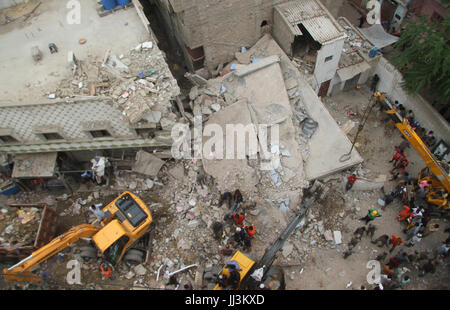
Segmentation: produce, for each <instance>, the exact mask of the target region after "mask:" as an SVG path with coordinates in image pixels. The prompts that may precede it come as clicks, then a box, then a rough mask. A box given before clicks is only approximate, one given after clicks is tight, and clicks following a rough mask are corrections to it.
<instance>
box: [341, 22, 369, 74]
mask: <svg viewBox="0 0 450 310" xmlns="http://www.w3.org/2000/svg"><path fill="white" fill-rule="evenodd" d="M338 23H339V24H340V25H341V27H342V28H343V29H344V30H345V34H346V39H345V43H344V48H343V50H342V56H341V60H340V61H339V68H345V67H348V66H352V65H355V64H359V63H362V62H364V61H368V60H370V57H369V52H370V50H371V49H372V48H374V46H373V45H372V44H371V43H370V42H369V41H368V40H366V39H365V38H364V37H363V36H362V35H361V33H360V32H359V31H358V30H357V29H356V28H355V27H354V26H353V25H352V24H351V23H350V22H349V21H348V20H347V19H346V18H345V17H339V18H338Z"/></svg>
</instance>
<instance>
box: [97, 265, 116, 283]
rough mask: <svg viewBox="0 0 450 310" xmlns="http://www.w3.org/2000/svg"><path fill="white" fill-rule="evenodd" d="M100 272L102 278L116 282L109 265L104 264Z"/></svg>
mask: <svg viewBox="0 0 450 310" xmlns="http://www.w3.org/2000/svg"><path fill="white" fill-rule="evenodd" d="M100 271H101V272H102V276H103V277H105V278H106V279H110V280H114V277H113V275H112V268H111V267H110V266H109V265H108V264H106V263H102V264H101V265H100Z"/></svg>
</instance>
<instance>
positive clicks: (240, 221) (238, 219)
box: [232, 212, 245, 228]
mask: <svg viewBox="0 0 450 310" xmlns="http://www.w3.org/2000/svg"><path fill="white" fill-rule="evenodd" d="M232 216H233V219H234V222H235V223H236V225H237V226H239V227H242V228H244V219H245V213H243V212H241V213H239V214H238V213H233V214H232Z"/></svg>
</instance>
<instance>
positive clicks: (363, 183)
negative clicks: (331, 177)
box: [344, 174, 387, 191]
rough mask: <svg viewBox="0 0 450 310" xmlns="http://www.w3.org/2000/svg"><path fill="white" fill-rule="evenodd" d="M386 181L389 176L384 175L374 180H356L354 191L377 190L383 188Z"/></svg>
mask: <svg viewBox="0 0 450 310" xmlns="http://www.w3.org/2000/svg"><path fill="white" fill-rule="evenodd" d="M386 181H387V176H386V175H384V174H382V175H379V176H378V177H376V178H375V179H373V180H366V179H362V178H359V179H357V180H356V182H355V184H354V185H353V187H352V189H353V190H357V191H372V190H377V189H380V188H382V187H383V186H384V184H385V182H386ZM345 182H346V181H345ZM345 182H344V183H345Z"/></svg>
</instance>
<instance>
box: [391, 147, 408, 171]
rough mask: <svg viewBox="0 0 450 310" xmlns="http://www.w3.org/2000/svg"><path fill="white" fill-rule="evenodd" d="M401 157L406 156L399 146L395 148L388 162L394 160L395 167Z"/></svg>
mask: <svg viewBox="0 0 450 310" xmlns="http://www.w3.org/2000/svg"><path fill="white" fill-rule="evenodd" d="M402 158H406V156H405V154H403V151H402V150H401V149H400V148H397V149H396V152H395V154H394V156H392V159H391V160H390V161H389V162H390V163H392V162H394V167H395V166H396V165H397V163H398V161H399V160H401V159H402Z"/></svg>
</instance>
